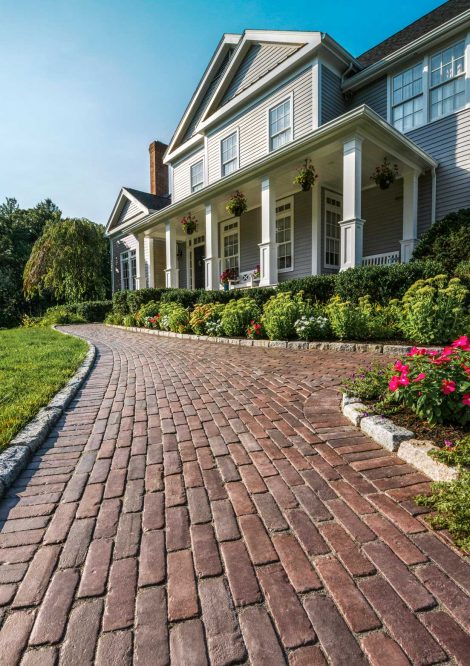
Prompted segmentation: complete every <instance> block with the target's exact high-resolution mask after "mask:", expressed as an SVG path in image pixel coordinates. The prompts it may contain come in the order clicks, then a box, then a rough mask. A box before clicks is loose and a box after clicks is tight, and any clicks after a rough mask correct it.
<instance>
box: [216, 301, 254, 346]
mask: <svg viewBox="0 0 470 666" xmlns="http://www.w3.org/2000/svg"><path fill="white" fill-rule="evenodd" d="M260 316H261V311H260V309H259V307H258V305H257V304H256V301H255V300H254V299H252V298H249V297H246V296H245V297H243V298H239V299H238V300H235V301H233V300H232V301H229V302H228V303H227V305H226V306H225V308H224V311H223V314H222V319H221V322H222V326H223V330H224V333H225V335H227V336H228V337H241V336H245V335H246V329H247V328H248V326H249V324H250V321H251V320H252V319H254V320H256V321H258V320H259V318H260Z"/></svg>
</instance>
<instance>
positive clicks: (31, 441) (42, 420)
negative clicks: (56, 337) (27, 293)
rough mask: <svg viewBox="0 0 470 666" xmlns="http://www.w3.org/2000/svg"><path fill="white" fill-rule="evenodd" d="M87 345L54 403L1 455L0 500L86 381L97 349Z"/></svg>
mask: <svg viewBox="0 0 470 666" xmlns="http://www.w3.org/2000/svg"><path fill="white" fill-rule="evenodd" d="M52 328H53V329H54V330H56V331H57V332H58V333H61V334H62V335H70V336H72V337H78V336H75V335H72V334H71V333H67V332H65V331H61V330H59V329H58V328H56V327H55V326H52ZM80 339H83V338H80ZM85 342H86V343H87V345H88V352H87V353H86V356H85V358H84V360H83V361H82V363H81V364H80V366H79V367H78V370H77V371H76V372H75V374H74V375H73V376H72V377H71V378H70V379H69V381H68V382H67V383H66V384H65V386H63V387H62V388H61V389H60V390H59V391H58V392H57V393H56V394H55V395H54V397H53V398H52V400H50V402H49V403H48V404H47V405H46V406H45V407H41V409H40V410H39V412H38V413H37V414H36V416H35V417H34V418H33V419H32V420H31V421H29V423H27V424H26V425H25V427H24V428H22V430H20V432H19V433H18V434H17V435H15V437H14V438H13V439H12V440H11V442H10V444H8V445H7V448H6V449H5V451H3V452H2V453H0V497H1V496H2V495H3V494H4V493H5V491H6V490H7V489H8V488H9V487H10V486H11V485H12V484H13V482H14V481H15V479H16V478H17V477H18V476H19V474H20V473H21V472H22V471H23V469H24V468H25V467H26V465H27V464H28V462H29V460H30V459H31V457H32V456H33V454H34V453H35V452H36V451H37V450H38V448H39V447H40V446H41V445H42V444H43V443H44V441H45V440H46V438H47V436H48V435H49V432H50V431H51V429H52V427H53V426H54V425H55V423H56V422H57V421H58V420H59V418H60V417H61V415H62V413H63V412H64V410H65V409H66V408H67V406H68V405H69V404H70V402H71V401H72V399H73V398H74V396H75V394H76V393H77V391H78V390H79V388H80V387H81V386H82V384H83V382H84V381H85V379H86V378H87V376H88V374H89V372H90V370H91V368H92V367H93V364H94V362H95V358H96V347H95V345H93V344H92V343H91V342H88V340H85Z"/></svg>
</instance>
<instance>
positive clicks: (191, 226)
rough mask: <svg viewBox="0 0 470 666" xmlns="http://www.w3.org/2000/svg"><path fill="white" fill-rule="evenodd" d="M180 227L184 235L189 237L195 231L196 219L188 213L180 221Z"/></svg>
mask: <svg viewBox="0 0 470 666" xmlns="http://www.w3.org/2000/svg"><path fill="white" fill-rule="evenodd" d="M181 226H182V227H183V231H184V233H185V234H187V235H188V236H191V234H193V233H194V232H195V231H197V218H195V217H194V215H191V213H188V214H187V215H186V217H183V219H182V220H181Z"/></svg>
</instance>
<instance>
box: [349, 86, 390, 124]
mask: <svg viewBox="0 0 470 666" xmlns="http://www.w3.org/2000/svg"><path fill="white" fill-rule="evenodd" d="M362 104H367V106H370V108H371V109H373V110H374V111H375V112H376V113H378V114H379V115H380V116H382V117H383V118H385V120H386V119H387V77H386V76H384V77H383V78H381V79H378V80H377V81H374V82H373V83H370V84H369V85H367V86H364V88H361V89H360V90H357V91H356V92H355V93H354V96H353V97H352V99H351V100H350V101H349V103H348V105H347V110H348V111H350V110H351V109H355V108H356V107H357V106H361V105H362Z"/></svg>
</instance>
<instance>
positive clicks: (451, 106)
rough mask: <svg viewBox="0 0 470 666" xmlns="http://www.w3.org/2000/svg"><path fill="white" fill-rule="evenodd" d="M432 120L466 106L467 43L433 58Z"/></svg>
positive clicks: (445, 50)
mask: <svg viewBox="0 0 470 666" xmlns="http://www.w3.org/2000/svg"><path fill="white" fill-rule="evenodd" d="M429 85H430V89H431V91H430V94H431V98H430V101H429V103H430V108H431V120H436V118H440V117H441V116H445V115H447V114H448V113H452V112H453V111H458V110H459V109H461V108H462V107H463V106H465V41H461V42H458V43H457V44H454V45H453V46H451V47H449V48H448V49H444V50H443V51H440V52H439V53H436V54H435V55H433V56H432V57H431V66H430V81H429Z"/></svg>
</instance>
